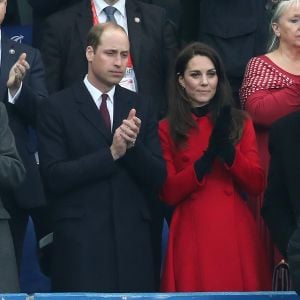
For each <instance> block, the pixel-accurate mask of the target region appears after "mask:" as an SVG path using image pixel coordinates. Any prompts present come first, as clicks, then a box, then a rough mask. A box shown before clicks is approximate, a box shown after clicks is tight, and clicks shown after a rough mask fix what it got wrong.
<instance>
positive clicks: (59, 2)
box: [27, 0, 81, 49]
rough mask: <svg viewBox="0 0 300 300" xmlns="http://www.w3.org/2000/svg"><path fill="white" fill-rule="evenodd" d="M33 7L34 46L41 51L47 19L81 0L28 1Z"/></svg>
mask: <svg viewBox="0 0 300 300" xmlns="http://www.w3.org/2000/svg"><path fill="white" fill-rule="evenodd" d="M27 1H28V3H29V4H30V6H31V7H32V44H33V46H35V47H37V48H39V49H40V47H41V40H42V37H43V28H44V23H45V19H46V18H47V17H49V16H50V15H51V14H53V13H55V12H57V11H59V10H63V9H65V8H67V7H69V6H71V5H73V4H75V3H77V2H79V1H81V0H51V1H49V0H27Z"/></svg>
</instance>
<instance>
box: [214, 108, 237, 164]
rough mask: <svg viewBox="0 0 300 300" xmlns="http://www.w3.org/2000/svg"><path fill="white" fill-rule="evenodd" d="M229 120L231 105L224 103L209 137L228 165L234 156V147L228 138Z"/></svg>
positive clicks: (230, 118) (230, 120) (230, 117)
mask: <svg viewBox="0 0 300 300" xmlns="http://www.w3.org/2000/svg"><path fill="white" fill-rule="evenodd" d="M231 122H232V114H231V107H230V106H229V105H226V106H224V107H223V108H222V109H221V111H220V114H219V116H218V118H217V120H216V125H215V127H214V129H213V132H212V135H211V139H214V141H215V144H216V149H217V150H216V151H217V154H218V156H219V157H220V158H221V159H222V161H224V162H226V163H227V164H228V165H232V163H233V160H234V157H235V148H234V146H233V142H232V140H231V139H230V132H231Z"/></svg>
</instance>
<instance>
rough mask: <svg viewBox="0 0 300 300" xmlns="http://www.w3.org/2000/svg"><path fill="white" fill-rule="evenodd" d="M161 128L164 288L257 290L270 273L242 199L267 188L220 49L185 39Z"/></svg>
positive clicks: (248, 122) (250, 128)
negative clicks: (168, 210) (166, 225)
mask: <svg viewBox="0 0 300 300" xmlns="http://www.w3.org/2000/svg"><path fill="white" fill-rule="evenodd" d="M175 74H176V75H175V79H174V82H173V88H174V91H173V93H172V95H171V97H170V103H169V114H168V117H167V119H165V120H163V121H161V122H160V126H159V134H160V139H161V144H162V148H163V154H164V158H165V160H166V163H167V171H168V176H167V180H166V182H165V184H164V187H163V189H162V192H161V197H162V199H163V201H164V202H166V203H167V204H169V205H172V206H174V208H175V209H174V213H173V216H172V221H171V225H170V232H169V241H168V248H167V254H166V260H165V266H164V270H163V274H162V282H161V290H162V291H166V292H179V291H180V292H192V291H257V290H267V289H269V288H270V282H271V280H270V274H269V272H268V269H267V267H266V258H265V255H264V253H263V252H262V248H261V244H260V240H259V238H258V234H257V232H256V226H255V222H254V220H253V217H252V215H251V213H250V211H249V209H248V207H247V203H246V201H245V196H246V195H248V194H249V195H257V194H259V193H261V192H262V190H263V189H264V183H265V178H264V172H263V170H262V168H261V166H260V162H259V158H258V154H257V148H256V140H255V134H254V129H253V126H252V122H251V120H250V119H249V118H248V117H247V116H246V114H245V113H244V112H242V111H240V110H237V109H233V108H231V103H232V101H233V100H232V96H231V92H230V88H229V84H228V81H227V79H226V77H225V72H224V67H223V65H222V63H221V61H220V58H219V56H218V55H217V53H216V52H215V51H214V50H213V49H211V48H210V47H208V46H207V45H205V44H202V43H194V44H191V45H189V46H187V47H186V48H185V49H184V50H183V51H182V52H181V53H180V54H179V56H178V58H177V61H176V66H175Z"/></svg>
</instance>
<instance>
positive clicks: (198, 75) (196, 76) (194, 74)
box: [191, 73, 201, 78]
mask: <svg viewBox="0 0 300 300" xmlns="http://www.w3.org/2000/svg"><path fill="white" fill-rule="evenodd" d="M191 76H192V77H193V78H198V77H200V76H201V74H200V73H192V74H191Z"/></svg>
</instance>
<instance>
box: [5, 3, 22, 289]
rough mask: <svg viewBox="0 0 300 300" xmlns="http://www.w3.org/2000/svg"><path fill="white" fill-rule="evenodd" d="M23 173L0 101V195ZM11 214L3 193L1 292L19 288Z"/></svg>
mask: <svg viewBox="0 0 300 300" xmlns="http://www.w3.org/2000/svg"><path fill="white" fill-rule="evenodd" d="M0 6H1V3H0ZM24 177H25V168H24V166H23V164H22V161H21V159H20V157H19V155H18V153H17V149H16V145H15V140H14V136H13V134H12V132H11V130H10V128H9V126H8V118H7V112H6V109H5V106H4V104H3V103H2V102H0V196H2V194H3V192H4V190H6V189H9V188H14V187H16V186H18V185H19V184H20V183H21V182H22V180H23V179H24ZM9 218H10V217H9V214H8V213H7V210H6V209H5V208H4V207H3V204H2V200H1V197H0V236H1V239H0V266H1V272H0V293H17V292H19V291H20V288H19V280H18V272H17V264H16V258H15V250H14V246H13V241H12V237H11V232H10V229H9V224H8V220H9Z"/></svg>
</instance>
